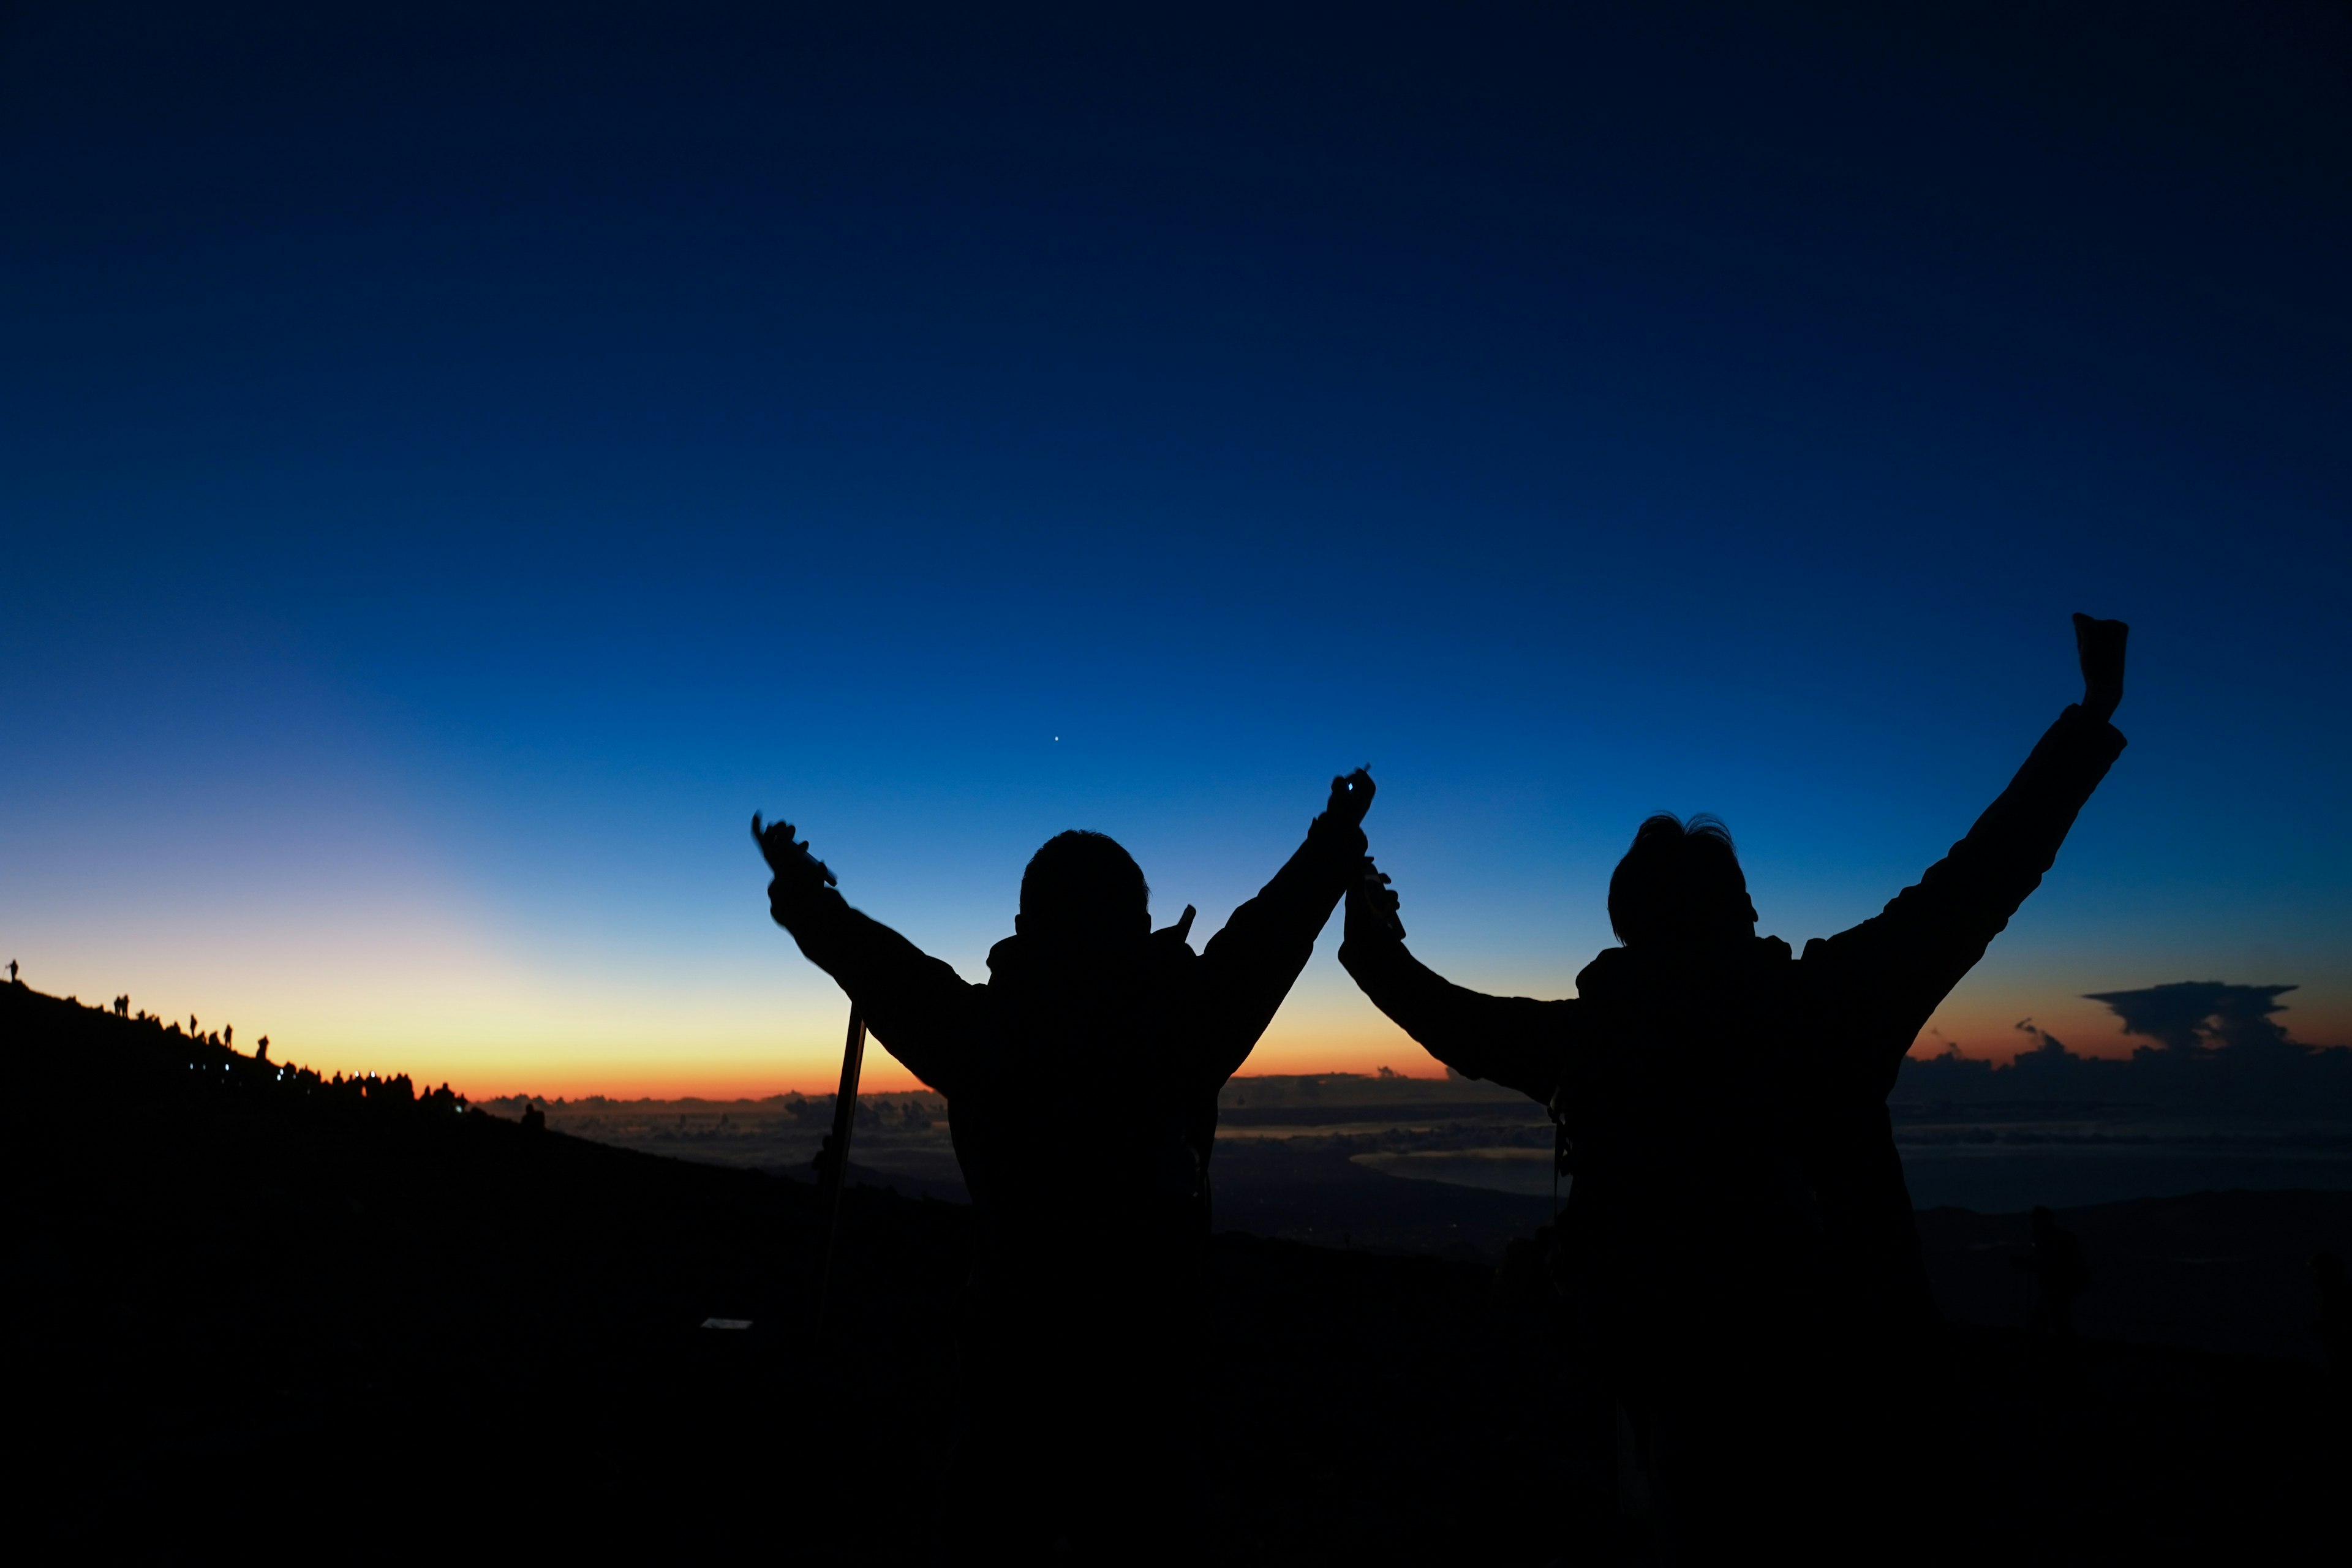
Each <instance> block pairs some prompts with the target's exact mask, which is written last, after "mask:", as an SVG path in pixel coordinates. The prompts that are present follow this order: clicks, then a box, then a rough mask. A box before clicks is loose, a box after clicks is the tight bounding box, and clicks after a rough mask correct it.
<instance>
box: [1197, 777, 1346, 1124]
mask: <svg viewBox="0 0 2352 1568" xmlns="http://www.w3.org/2000/svg"><path fill="white" fill-rule="evenodd" d="M1373 793H1374V786H1373V784H1372V775H1371V774H1370V773H1367V772H1365V771H1364V770H1363V769H1362V768H1358V769H1357V770H1356V771H1355V772H1354V773H1349V775H1348V776H1347V777H1345V778H1335V779H1333V780H1332V781H1331V798H1330V801H1329V802H1328V804H1327V805H1325V806H1324V808H1323V815H1322V816H1318V817H1317V818H1316V819H1315V820H1314V822H1313V823H1312V824H1310V825H1309V826H1308V827H1307V842H1306V843H1304V844H1301V845H1300V846H1299V847H1298V849H1297V853H1295V854H1293V855H1292V856H1291V857H1290V858H1289V859H1288V860H1286V861H1285V862H1284V863H1283V867H1282V869H1281V870H1279V871H1276V873H1275V874H1274V880H1272V881H1270V882H1268V883H1267V884H1266V885H1265V887H1264V888H1262V889H1259V891H1258V895H1257V897H1255V898H1254V899H1252V900H1250V901H1249V902H1247V903H1245V904H1244V905H1243V906H1242V907H1241V908H1239V909H1237V910H1234V912H1233V916H1232V918H1231V919H1229V920H1227V921H1225V925H1224V929H1223V931H1219V932H1217V934H1216V935H1214V936H1213V937H1211V938H1210V939H1209V942H1208V945H1207V946H1206V947H1204V948H1203V949H1202V952H1201V967H1202V979H1203V981H1204V982H1205V984H1203V986H1202V994H1203V995H1204V997H1205V999H1206V1005H1207V1007H1208V1009H1209V1014H1210V1016H1209V1017H1208V1018H1207V1019H1206V1020H1205V1022H1206V1025H1207V1028H1206V1032H1205V1039H1206V1041H1207V1043H1208V1049H1209V1058H1208V1060H1207V1061H1206V1063H1205V1064H1204V1065H1205V1066H1206V1068H1208V1070H1209V1073H1210V1075H1211V1079H1212V1081H1213V1082H1214V1083H1218V1084H1222V1083H1223V1082H1224V1081H1225V1079H1228V1078H1231V1077H1232V1076H1233V1075H1234V1073H1235V1072H1237V1071H1239V1070H1240V1068H1241V1065H1242V1063H1244V1061H1247V1060H1248V1059H1249V1054H1250V1052H1251V1051H1252V1050H1253V1049H1254V1048H1255V1047H1256V1045H1257V1040H1258V1037H1259V1036H1260V1035H1263V1034H1265V1027H1266V1026H1267V1025H1268V1024H1271V1023H1272V1022H1274V1015H1275V1013H1276V1010H1278V1009H1279V1008H1280V1007H1281V1006H1282V999H1283V998H1284V997H1285V996H1287V995H1289V994H1290V987H1291V985H1292V984H1293V983H1294V982H1295V981H1297V978H1298V972H1299V971H1300V970H1302V969H1304V968H1306V967H1307V960H1308V959H1309V958H1311V957H1313V956H1314V953H1315V939H1316V938H1317V937H1318V936H1320V935H1321V934H1322V933H1323V927H1324V925H1325V924H1326V923H1327V922H1328V921H1329V920H1330V919H1331V911H1332V910H1333V909H1334V908H1336V907H1337V906H1338V904H1339V895H1340V894H1341V893H1343V892H1345V891H1346V890H1347V887H1348V879H1349V877H1350V876H1351V875H1353V874H1354V872H1355V868H1356V867H1357V866H1358V865H1360V863H1361V862H1362V860H1363V858H1364V826H1363V824H1364V813H1365V812H1367V811H1369V810H1370V809H1371V805H1372V795H1373Z"/></svg>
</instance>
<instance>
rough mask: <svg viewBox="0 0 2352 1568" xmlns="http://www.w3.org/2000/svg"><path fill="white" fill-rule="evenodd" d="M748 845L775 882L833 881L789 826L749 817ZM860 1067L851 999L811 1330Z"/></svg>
mask: <svg viewBox="0 0 2352 1568" xmlns="http://www.w3.org/2000/svg"><path fill="white" fill-rule="evenodd" d="M751 841H752V842H753V843H754V844H757V845H758V846H759V847H760V854H761V858H764V859H765V860H766V861H767V862H768V867H769V868H770V869H771V870H772V871H774V872H775V873H776V875H777V877H778V878H780V879H781V878H783V877H787V876H791V877H802V876H806V877H813V878H814V879H817V880H818V881H821V882H823V883H824V884H825V885H826V886H828V887H829V886H832V885H833V883H834V875H833V872H832V871H831V870H830V869H828V868H826V866H825V863H824V861H822V860H820V859H818V858H816V857H815V856H814V855H812V854H810V853H809V847H808V846H807V845H805V844H802V843H797V842H795V841H794V840H793V826H792V825H791V824H790V823H787V822H779V823H777V824H776V825H775V826H773V827H770V826H767V825H766V824H764V823H762V822H761V820H760V814H759V813H758V812H756V811H755V812H753V813H752V814H751ZM865 1063H866V1018H865V1016H864V1015H862V1014H861V1013H859V1012H858V1010H857V1000H856V997H852V998H851V999H850V1003H849V1043H848V1044H847V1045H846V1046H845V1047H843V1049H842V1053H841V1088H840V1089H838V1090H836V1091H835V1094H834V1097H833V1131H832V1133H831V1135H830V1136H828V1137H827V1138H826V1139H825V1141H824V1148H823V1149H822V1150H820V1151H819V1152H818V1154H817V1176H816V1203H817V1210H818V1213H819V1215H820V1216H821V1217H820V1222H819V1223H821V1224H822V1225H823V1226H824V1252H822V1253H821V1254H819V1256H818V1259H817V1270H816V1303H815V1307H814V1310H813V1311H812V1312H811V1314H810V1319H809V1326H810V1328H811V1329H813V1330H814V1329H815V1328H818V1327H820V1326H822V1325H823V1323H824V1298H825V1288H826V1286H827V1285H828V1284H829V1283H830V1282H831V1280H832V1278H833V1244H834V1240H835V1237H838V1236H839V1235H840V1234H841V1189H842V1188H843V1187H845V1186H846V1185H847V1184H848V1181H849V1134H850V1132H851V1131H853V1130H854V1129H855V1128H856V1125H857V1074H858V1069H859V1068H862V1067H864V1066H865Z"/></svg>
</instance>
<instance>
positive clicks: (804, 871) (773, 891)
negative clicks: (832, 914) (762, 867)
mask: <svg viewBox="0 0 2352 1568" xmlns="http://www.w3.org/2000/svg"><path fill="white" fill-rule="evenodd" d="M751 840H752V842H753V843H755V844H757V845H759V847H760V853H761V856H763V857H765V858H766V859H767V862H768V868H769V869H770V870H771V871H773V872H774V873H775V880H774V881H772V882H770V883H769V884H768V905H769V908H770V909H771V910H779V909H782V907H783V902H784V900H786V899H787V898H790V897H793V896H794V895H796V894H808V893H813V892H814V891H816V889H819V888H829V887H831V886H833V885H834V876H833V873H832V872H831V871H829V870H827V869H825V865H824V861H822V860H820V859H818V858H816V857H815V856H814V855H812V854H810V853H809V847H808V846H807V845H806V844H804V843H799V842H795V841H794V839H793V825H792V824H791V823H789V822H777V823H771V824H769V825H767V826H761V823H760V814H759V813H758V812H756V811H755V812H753V813H752V814H751Z"/></svg>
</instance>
